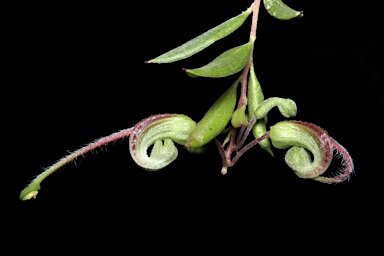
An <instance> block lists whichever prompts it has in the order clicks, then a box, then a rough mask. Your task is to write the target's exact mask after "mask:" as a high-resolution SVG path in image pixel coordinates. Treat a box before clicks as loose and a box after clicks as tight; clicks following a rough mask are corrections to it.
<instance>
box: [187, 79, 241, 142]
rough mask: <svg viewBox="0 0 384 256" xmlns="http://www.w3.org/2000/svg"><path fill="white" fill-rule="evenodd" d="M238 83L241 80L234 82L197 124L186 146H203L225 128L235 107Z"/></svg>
mask: <svg viewBox="0 0 384 256" xmlns="http://www.w3.org/2000/svg"><path fill="white" fill-rule="evenodd" d="M238 83H239V80H237V81H236V82H235V83H233V84H232V86H231V87H230V88H229V89H228V90H226V91H225V92H224V93H223V94H222V95H221V96H220V97H219V98H218V99H217V100H216V102H215V103H214V104H213V105H212V106H211V107H210V108H209V109H208V111H207V113H205V115H204V117H203V118H202V119H201V120H200V121H199V122H198V123H197V124H196V126H195V128H194V129H193V130H192V132H191V133H190V134H189V136H188V139H187V143H186V144H185V147H186V148H198V147H202V146H204V145H206V144H207V143H208V142H210V141H211V140H212V139H214V138H215V137H216V136H218V135H219V134H220V133H221V132H222V131H223V130H224V129H225V127H226V125H227V124H228V122H229V121H230V120H231V117H232V113H233V111H234V109H235V105H236V98H237V97H236V96H237V85H238Z"/></svg>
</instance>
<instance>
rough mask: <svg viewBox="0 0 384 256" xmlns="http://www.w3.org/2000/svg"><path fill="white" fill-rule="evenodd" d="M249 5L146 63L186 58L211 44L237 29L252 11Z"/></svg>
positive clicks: (167, 61)
mask: <svg viewBox="0 0 384 256" xmlns="http://www.w3.org/2000/svg"><path fill="white" fill-rule="evenodd" d="M252 6H253V5H251V6H250V7H249V8H248V9H247V10H246V11H244V12H242V13H241V14H239V15H237V16H235V17H233V18H231V19H229V20H227V21H225V22H223V23H221V24H220V25H218V26H216V27H214V28H212V29H210V30H208V31H207V32H205V33H203V34H201V35H200V36H197V37H195V38H194V39H192V40H190V41H188V42H186V43H184V44H182V45H180V46H179V47H177V48H175V49H173V50H170V51H169V52H166V53H164V54H162V55H160V56H158V57H156V58H154V59H152V60H150V61H147V63H171V62H175V61H178V60H182V59H186V58H188V57H190V56H192V55H194V54H196V53H198V52H200V51H202V50H204V49H205V48H207V47H208V46H210V45H211V44H213V43H214V42H216V41H218V40H220V39H222V38H224V37H226V36H228V35H229V34H231V33H232V32H234V31H235V30H236V29H238V28H239V27H240V26H241V25H242V24H243V23H244V21H245V20H246V19H247V17H248V16H249V14H251V13H252Z"/></svg>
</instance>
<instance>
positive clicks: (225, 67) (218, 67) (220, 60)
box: [185, 42, 253, 77]
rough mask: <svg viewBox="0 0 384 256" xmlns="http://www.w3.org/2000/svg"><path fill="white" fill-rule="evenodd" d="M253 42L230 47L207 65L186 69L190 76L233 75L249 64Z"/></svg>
mask: <svg viewBox="0 0 384 256" xmlns="http://www.w3.org/2000/svg"><path fill="white" fill-rule="evenodd" d="M252 45H253V43H252V42H248V43H246V44H243V45H240V46H237V47H235V48H232V49H229V50H227V51H225V52H224V53H222V54H220V55H219V56H218V57H217V58H216V59H214V60H213V61H212V62H210V63H208V64H207V65H205V66H203V67H200V68H196V69H185V71H186V72H187V73H188V75H189V76H191V75H194V76H203V77H225V76H230V75H233V74H235V73H237V72H239V71H240V70H242V69H243V68H244V66H245V65H246V64H247V62H248V59H249V55H250V53H251V49H252Z"/></svg>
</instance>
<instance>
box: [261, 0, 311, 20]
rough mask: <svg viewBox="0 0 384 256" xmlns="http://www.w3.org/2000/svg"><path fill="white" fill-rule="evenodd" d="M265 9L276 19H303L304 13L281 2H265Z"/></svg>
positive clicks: (279, 0)
mask: <svg viewBox="0 0 384 256" xmlns="http://www.w3.org/2000/svg"><path fill="white" fill-rule="evenodd" d="M264 7H265V9H267V12H268V13H269V14H270V15H272V16H273V17H275V18H276V19H280V20H290V19H293V18H296V17H303V12H300V11H296V10H293V9H292V8H290V7H289V6H287V5H286V4H284V3H283V1H281V0H264Z"/></svg>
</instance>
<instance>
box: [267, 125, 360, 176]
mask: <svg viewBox="0 0 384 256" xmlns="http://www.w3.org/2000/svg"><path fill="white" fill-rule="evenodd" d="M269 137H270V139H271V141H272V144H273V146H274V147H276V148H279V149H285V148H289V147H290V149H289V150H288V151H287V153H286V155H285V162H286V163H287V165H288V166H289V167H290V168H291V169H292V170H293V171H294V172H295V173H296V175H297V176H299V177H300V178H311V179H314V180H317V181H320V182H324V183H337V182H341V181H344V180H346V179H348V178H349V176H350V175H351V173H352V172H353V162H352V158H351V157H350V155H349V154H348V152H347V150H345V148H344V147H342V146H341V145H340V144H339V143H337V142H336V141H335V140H334V139H332V138H331V137H330V136H329V135H328V133H327V132H326V131H325V130H324V129H322V128H321V127H319V126H317V125H314V124H311V123H307V122H301V121H283V122H279V123H277V124H275V125H274V126H272V127H271V129H270V133H269ZM334 150H336V151H337V152H338V154H339V155H341V156H342V158H343V163H344V167H345V168H344V169H342V170H341V171H340V172H339V173H338V174H337V175H336V176H334V177H325V176H321V175H322V174H324V173H325V171H326V170H327V169H328V168H329V166H330V164H331V161H332V159H333V151H334Z"/></svg>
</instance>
